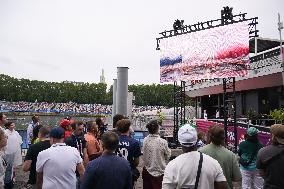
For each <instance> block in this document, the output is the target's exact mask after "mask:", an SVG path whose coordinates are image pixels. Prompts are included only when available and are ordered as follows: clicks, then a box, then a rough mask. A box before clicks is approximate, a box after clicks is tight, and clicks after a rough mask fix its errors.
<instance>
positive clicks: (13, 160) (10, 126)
mask: <svg viewBox="0 0 284 189" xmlns="http://www.w3.org/2000/svg"><path fill="white" fill-rule="evenodd" d="M5 127H6V130H5V133H6V135H7V137H8V142H7V146H6V149H5V160H6V162H7V168H6V172H5V179H4V182H5V188H13V186H14V183H13V178H14V177H15V175H14V167H16V166H19V165H21V164H22V162H23V161H22V154H21V144H22V143H23V140H22V137H21V136H20V134H19V133H18V132H17V131H15V127H16V126H15V123H13V122H7V123H6V124H5Z"/></svg>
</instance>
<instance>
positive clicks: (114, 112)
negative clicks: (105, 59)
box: [112, 79, 117, 117]
mask: <svg viewBox="0 0 284 189" xmlns="http://www.w3.org/2000/svg"><path fill="white" fill-rule="evenodd" d="M116 90H117V79H113V86H112V117H113V116H114V115H115V114H116Z"/></svg>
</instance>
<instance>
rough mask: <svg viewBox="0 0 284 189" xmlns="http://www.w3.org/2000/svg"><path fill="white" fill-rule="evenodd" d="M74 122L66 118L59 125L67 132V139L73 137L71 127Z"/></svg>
mask: <svg viewBox="0 0 284 189" xmlns="http://www.w3.org/2000/svg"><path fill="white" fill-rule="evenodd" d="M73 122H74V121H73V120H71V119H69V118H65V119H63V120H62V121H61V122H60V123H59V125H60V127H62V128H63V129H64V130H65V139H66V138H68V137H70V136H71V135H72V128H71V126H70V125H71V123H73Z"/></svg>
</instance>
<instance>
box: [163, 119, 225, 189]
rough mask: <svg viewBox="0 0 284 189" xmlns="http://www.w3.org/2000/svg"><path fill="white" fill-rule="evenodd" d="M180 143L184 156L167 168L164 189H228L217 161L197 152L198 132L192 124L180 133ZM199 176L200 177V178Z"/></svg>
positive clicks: (180, 130) (180, 156)
mask: <svg viewBox="0 0 284 189" xmlns="http://www.w3.org/2000/svg"><path fill="white" fill-rule="evenodd" d="M178 141H179V143H180V145H181V147H182V150H183V152H184V154H181V155H179V156H178V157H176V158H175V159H173V160H172V161H170V162H169V164H168V165H167V166H166V169H165V173H164V177H163V183H162V188H163V189H175V188H194V187H195V186H196V188H198V189H212V188H215V189H226V188H227V182H226V178H225V176H224V174H223V170H222V168H221V166H220V164H219V163H218V161H217V160H215V159H213V158H212V157H210V156H208V155H206V154H202V153H201V152H197V151H196V149H197V147H196V143H197V132H196V130H195V128H193V127H192V126H191V125H190V124H185V125H184V126H182V127H181V128H180V129H179V131H178ZM198 175H199V176H198Z"/></svg>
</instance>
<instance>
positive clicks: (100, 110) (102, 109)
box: [0, 101, 112, 114]
mask: <svg viewBox="0 0 284 189" xmlns="http://www.w3.org/2000/svg"><path fill="white" fill-rule="evenodd" d="M111 109H112V106H111V105H102V104H77V103H75V102H68V103H48V102H7V101H1V102H0V110H2V111H19V112H46V113H49V112H55V113H79V114H80V113H82V114H111Z"/></svg>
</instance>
